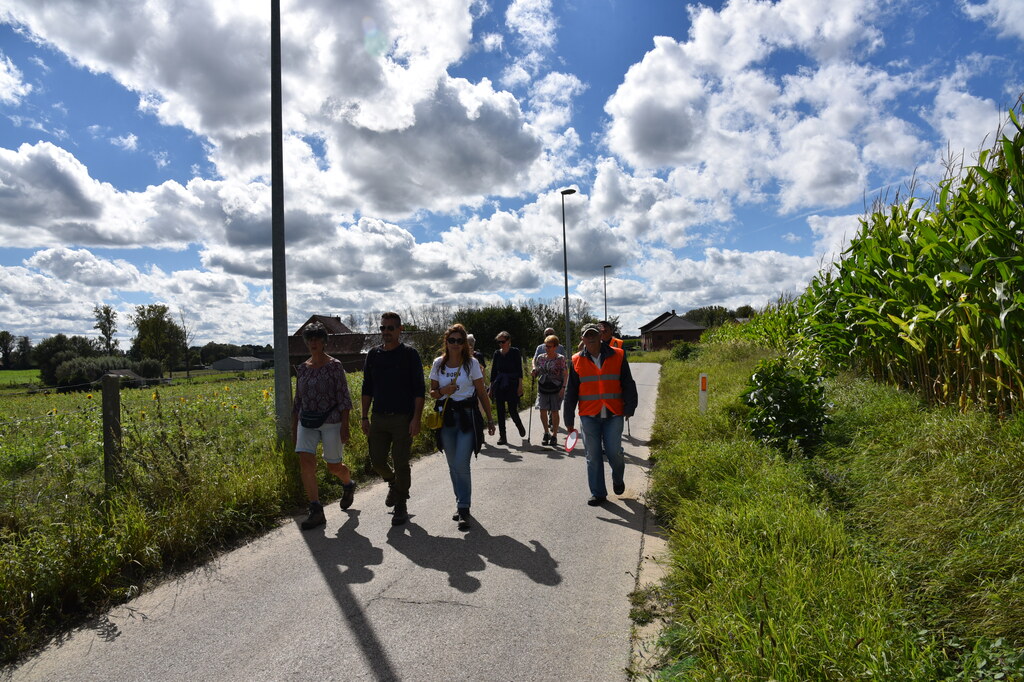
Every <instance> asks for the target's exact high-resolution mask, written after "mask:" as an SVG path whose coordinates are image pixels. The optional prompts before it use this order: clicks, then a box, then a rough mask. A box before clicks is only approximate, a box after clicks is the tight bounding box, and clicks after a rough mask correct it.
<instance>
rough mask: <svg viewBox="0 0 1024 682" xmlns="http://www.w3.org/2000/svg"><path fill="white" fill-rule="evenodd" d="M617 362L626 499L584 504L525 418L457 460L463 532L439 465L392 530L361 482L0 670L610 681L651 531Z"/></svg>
mask: <svg viewBox="0 0 1024 682" xmlns="http://www.w3.org/2000/svg"><path fill="white" fill-rule="evenodd" d="M631 368H632V370H633V373H634V377H635V378H636V381H637V388H638V390H639V395H640V404H639V408H638V410H637V413H636V415H635V416H634V417H633V419H631V420H630V422H629V428H628V432H627V433H624V434H623V444H624V447H625V456H626V492H625V494H623V495H621V496H616V495H610V496H609V498H608V502H607V503H606V504H605V505H603V506H600V507H590V506H588V505H587V504H586V500H587V498H588V497H589V496H590V493H589V491H588V489H587V482H586V460H585V457H584V455H583V444H582V441H581V442H580V444H579V445H578V446H577V448H576V450H575V451H574V452H572V453H569V454H567V453H565V451H564V449H561V448H559V449H554V448H550V447H542V446H541V445H540V440H541V436H542V434H543V429H542V427H541V425H540V419H539V415H538V413H537V411H536V410H533V411H532V413H531V411H530V410H524V411H523V412H522V414H523V417H524V421H525V420H526V418H527V417H530V418H532V420H533V423H532V426H530V427H529V428H530V429H531V431H532V438H531V439H530V443H523V444H520V439H519V438H518V437H515V436H513V437H510V445H509V446H507V447H505V446H503V447H500V448H499V447H496V446H494V445H493V441H494V440H495V439H496V438H495V437H491V438H489V440H490V441H491V444H488V445H486V446H485V447H484V449H483V450H482V451H481V453H480V456H479V457H478V458H477V459H474V460H473V465H472V466H473V515H474V519H475V522H474V526H473V528H472V529H471V530H469V531H468V532H461V531H459V530H457V529H456V524H455V522H453V521H452V519H451V515H452V512H453V511H454V508H455V503H454V495H453V493H452V487H451V479H450V478H449V475H448V467H447V464H446V462H445V458H444V456H443V455H441V454H434V455H431V456H428V457H424V458H422V459H421V460H419V461H418V462H416V463H415V464H414V465H413V487H412V498H411V499H410V500H409V513H410V515H411V518H410V520H409V522H408V523H407V524H405V525H403V526H398V527H392V526H391V516H390V514H389V513H388V512H389V510H387V509H386V508H385V506H384V497H385V494H386V492H387V487H386V486H385V485H383V484H381V483H379V482H378V483H376V484H372V485H366V486H363V487H361V488H360V489H358V490H357V491H356V498H355V504H354V505H353V506H352V508H351V509H349V510H347V511H342V510H341V509H339V508H338V507H337V505H336V504H333V505H331V506H330V507H328V508H327V510H326V511H327V526H326V528H319V529H316V530H312V531H306V532H303V531H301V530H300V529H299V526H298V523H299V521H300V520H301V519H302V517H301V516H297V517H295V518H294V519H288V520H286V522H285V523H283V524H282V525H281V526H280V527H278V528H276V529H274V530H273V531H271V532H269V533H267V534H266V535H264V536H262V537H260V538H259V539H257V540H255V541H253V542H250V543H249V544H247V545H245V546H244V547H241V548H239V549H236V550H234V551H232V552H229V553H226V554H223V555H221V556H219V557H218V558H216V559H215V560H213V561H211V562H210V563H209V564H208V565H206V566H204V567H202V568H199V569H197V570H195V571H192V572H190V573H188V574H186V575H183V576H181V577H179V578H176V579H173V580H169V581H167V582H164V583H163V584H161V585H159V586H158V587H156V588H155V589H153V590H151V591H149V592H146V593H145V594H143V595H141V596H139V597H138V598H137V599H135V600H133V601H132V602H130V603H128V604H125V605H123V606H120V607H117V608H115V609H113V610H111V611H110V612H109V613H108V614H106V615H105V616H103V617H101V618H99V619H97V620H96V621H94V622H93V623H91V624H89V625H88V626H86V627H82V628H80V629H77V630H75V631H73V632H71V633H69V634H67V635H66V636H64V637H62V638H60V639H59V640H57V641H55V642H53V643H51V644H50V645H49V646H48V647H47V648H46V649H45V650H44V651H42V652H41V653H40V654H39V655H37V656H35V657H33V658H32V659H30V660H28V661H26V662H25V663H23V664H22V665H21V666H19V667H17V668H15V669H13V670H8V671H6V675H2V676H0V677H8V678H10V679H13V680H82V681H84V680H104V681H106V680H113V679H116V680H192V679H212V680H246V681H249V680H303V681H306V680H318V679H327V680H333V679H339V680H341V679H344V680H517V681H518V680H623V679H625V678H626V672H625V669H626V668H627V666H629V665H630V661H631V655H632V654H633V653H634V652H633V651H632V648H633V647H634V644H633V643H632V642H631V621H630V620H629V608H630V606H629V601H628V599H627V595H628V594H629V593H630V592H631V591H632V590H633V589H634V588H635V586H636V584H637V579H638V578H637V575H638V570H639V567H640V564H641V561H640V559H641V557H642V556H643V554H644V542H645V539H646V538H649V536H650V533H651V531H652V530H653V522H652V521H651V519H650V518H649V516H648V513H647V510H646V509H645V507H644V506H643V504H642V503H641V501H640V496H641V495H642V493H643V492H644V491H645V490H646V488H647V480H648V477H647V464H648V449H647V442H648V439H649V437H650V429H651V424H652V422H653V418H654V403H655V400H656V397H657V388H658V376H659V369H660V367H659V366H658V365H654V364H636V365H632V366H631ZM577 424H578V419H577ZM509 432H510V434H514V433H516V429H515V427H514V426H513V425H512V423H511V421H510V422H509ZM564 435H565V434H564V428H563V429H562V433H561V435H560V439H559V440H560V442H561V441H564ZM531 443H532V444H531ZM606 468H607V467H606ZM607 479H608V488H609V490H611V477H610V474H608V475H607Z"/></svg>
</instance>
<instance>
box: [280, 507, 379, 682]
mask: <svg viewBox="0 0 1024 682" xmlns="http://www.w3.org/2000/svg"><path fill="white" fill-rule="evenodd" d="M359 513H360V512H359V510H349V511H348V512H347V514H348V519H347V520H346V521H345V523H344V524H342V526H341V528H339V529H338V531H337V533H336V534H335V535H333V536H330V535H328V534H327V531H326V529H325V528H319V529H316V530H307V531H300V532H301V533H302V537H303V539H305V541H306V544H307V545H308V547H309V553H310V555H311V556H312V557H313V559H314V560H315V561H316V565H317V568H319V569H320V573H322V574H323V577H324V582H325V583H326V584H327V585H328V586H329V587H330V589H331V592H332V593H333V594H334V600H335V601H336V602H337V604H338V608H340V609H341V612H342V614H343V615H344V616H345V622H347V623H348V626H349V628H350V629H351V630H352V634H353V635H354V636H355V639H356V641H357V642H358V643H359V649H360V652H361V653H362V655H363V658H364V659H365V660H366V663H367V665H368V666H369V668H370V669H371V670H372V671H373V674H374V677H375V678H376V679H377V680H381V681H382V682H383V681H387V682H390V681H391V680H398V679H399V677H398V673H397V672H396V671H395V668H394V666H393V665H392V663H391V659H389V658H388V654H387V650H386V649H385V648H384V646H383V644H381V641H380V639H378V638H377V633H376V632H375V631H374V629H373V625H371V623H370V621H369V620H368V619H367V618H366V614H365V613H364V612H363V607H362V606H361V605H360V604H359V601H358V600H357V599H356V598H355V595H354V594H352V589H351V588H350V587H349V585H352V584H354V583H365V582H369V581H370V580H371V579H372V578H373V571H372V570H371V569H370V567H371V566H375V565H378V564H381V563H383V561H384V550H383V549H380V548H378V547H374V546H373V544H372V543H371V542H370V540H369V538H366V537H364V536H362V535H360V534H359V533H358V532H356V528H357V527H358V526H359ZM296 525H298V524H296Z"/></svg>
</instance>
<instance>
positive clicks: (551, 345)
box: [544, 343, 558, 348]
mask: <svg viewBox="0 0 1024 682" xmlns="http://www.w3.org/2000/svg"><path fill="white" fill-rule="evenodd" d="M544 345H545V346H547V347H548V348H558V346H556V345H555V344H553V343H545V344H544Z"/></svg>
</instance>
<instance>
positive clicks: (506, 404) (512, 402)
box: [494, 395, 525, 439]
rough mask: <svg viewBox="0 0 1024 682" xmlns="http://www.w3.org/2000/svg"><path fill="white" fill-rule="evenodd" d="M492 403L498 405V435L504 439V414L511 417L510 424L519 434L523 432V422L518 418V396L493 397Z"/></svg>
mask: <svg viewBox="0 0 1024 682" xmlns="http://www.w3.org/2000/svg"><path fill="white" fill-rule="evenodd" d="M494 402H495V403H497V405H498V433H499V434H500V435H501V437H502V438H503V439H504V438H505V413H506V412H508V414H509V416H511V417H512V423H513V424H515V425H516V428H517V429H519V431H520V432H522V431H524V430H525V427H524V426H523V420H522V419H520V418H519V396H517V395H513V396H495V397H494Z"/></svg>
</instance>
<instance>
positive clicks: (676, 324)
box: [640, 310, 706, 350]
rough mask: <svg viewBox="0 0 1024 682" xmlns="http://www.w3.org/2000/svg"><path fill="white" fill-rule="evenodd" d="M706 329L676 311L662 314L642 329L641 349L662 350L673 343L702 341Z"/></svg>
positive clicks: (642, 326)
mask: <svg viewBox="0 0 1024 682" xmlns="http://www.w3.org/2000/svg"><path fill="white" fill-rule="evenodd" d="M705 329H706V327H702V326H700V325H699V324H694V323H693V322H690V321H689V320H687V319H686V318H684V317H679V316H678V315H676V311H674V310H673V311H672V312H670V313H662V314H661V315H658V316H657V317H656V318H654V319H653V320H651V321H650V322H648V323H647V324H645V325H641V327H640V347H641V348H643V349H644V350H662V349H664V348H668V347H669V344H671V343H672V342H673V341H690V342H694V343H695V342H697V341H700V337H701V334H703V333H704V330H705Z"/></svg>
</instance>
